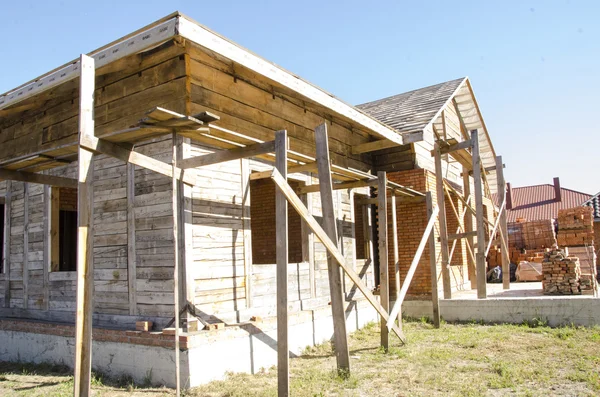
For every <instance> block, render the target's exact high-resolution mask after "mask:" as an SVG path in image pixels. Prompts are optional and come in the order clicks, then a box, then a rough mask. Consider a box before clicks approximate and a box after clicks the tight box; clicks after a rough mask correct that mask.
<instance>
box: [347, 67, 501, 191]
mask: <svg viewBox="0 0 600 397" xmlns="http://www.w3.org/2000/svg"><path fill="white" fill-rule="evenodd" d="M449 107H452V108H453V110H454V111H457V113H459V114H460V118H461V119H462V122H463V123H464V127H465V129H466V130H468V131H471V130H475V129H476V130H478V131H479V132H480V139H479V141H480V142H479V148H480V154H481V160H482V164H483V166H484V167H486V168H488V167H494V166H495V165H496V153H495V150H494V146H493V145H492V141H491V139H490V136H489V134H488V130H487V127H486V125H485V121H484V120H483V116H482V115H481V111H480V109H479V105H478V103H477V100H476V98H475V94H474V93H473V88H472V87H471V83H470V81H469V78H468V77H462V78H460V79H456V80H450V81H446V82H444V83H440V84H435V85H432V86H429V87H424V88H420V89H417V90H412V91H409V92H405V93H402V94H398V95H394V96H391V97H387V98H383V99H379V100H377V101H373V102H368V103H364V104H361V105H357V108H358V109H360V110H362V111H363V112H365V113H367V114H369V115H371V116H373V117H375V118H376V119H377V120H379V121H381V122H382V123H385V124H387V125H389V126H390V127H392V128H394V129H395V130H396V131H398V132H400V133H402V134H403V135H404V137H405V140H406V138H407V137H408V136H411V135H415V134H422V135H423V136H425V137H427V136H432V134H431V130H432V129H434V128H435V129H437V131H442V130H443V119H442V117H441V115H442V112H443V111H444V110H445V109H448V108H449ZM452 138H458V140H461V139H462V138H461V137H460V136H456V137H452ZM487 179H488V182H489V185H490V189H491V191H492V192H495V191H496V173H495V171H492V172H490V174H489V175H488V177H487Z"/></svg>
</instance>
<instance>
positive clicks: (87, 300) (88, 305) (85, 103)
mask: <svg viewBox="0 0 600 397" xmlns="http://www.w3.org/2000/svg"><path fill="white" fill-rule="evenodd" d="M80 62H81V66H80V67H81V78H80V90H79V138H80V140H81V139H82V138H83V137H93V136H94V119H93V111H94V80H95V73H94V70H95V68H94V60H93V58H90V57H88V56H86V55H81V61H80ZM93 170H94V154H93V152H91V151H89V150H87V149H85V148H83V147H81V146H79V149H78V181H79V186H78V194H77V199H78V205H77V208H78V211H79V216H78V237H77V238H78V240H77V306H76V308H77V319H76V327H75V375H74V386H73V387H74V395H75V396H76V397H87V396H89V395H90V387H91V384H90V382H91V370H92V315H93V307H94V302H93V299H94V295H93V292H94V254H93V251H94V245H93V244H94V239H93V233H92V225H93V219H94V212H93V211H94V205H93V196H94V194H93V188H94V184H93V182H94V175H93V172H94V171H93Z"/></svg>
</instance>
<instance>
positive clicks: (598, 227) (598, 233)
mask: <svg viewBox="0 0 600 397" xmlns="http://www.w3.org/2000/svg"><path fill="white" fill-rule="evenodd" d="M599 250H600V222H594V251H596V255H598V251H599ZM596 269H598V272H597V273H598V275H599V276H598V277H600V258H598V257H596Z"/></svg>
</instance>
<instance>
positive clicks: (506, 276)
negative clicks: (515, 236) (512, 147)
mask: <svg viewBox="0 0 600 397" xmlns="http://www.w3.org/2000/svg"><path fill="white" fill-rule="evenodd" d="M496 180H497V182H498V194H497V196H498V197H500V201H499V202H498V205H499V206H500V209H501V210H502V211H501V212H500V214H499V216H500V224H499V225H498V227H499V228H500V231H499V233H498V237H499V238H500V251H501V253H502V288H503V289H510V258H509V255H508V241H507V240H506V239H508V225H507V220H506V182H505V181H504V165H503V164H502V156H497V157H496ZM502 203H504V205H502Z"/></svg>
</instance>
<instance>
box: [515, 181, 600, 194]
mask: <svg viewBox="0 0 600 397" xmlns="http://www.w3.org/2000/svg"><path fill="white" fill-rule="evenodd" d="M541 186H548V187H551V188H553V187H554V185H552V184H550V183H540V184H537V185H529V186H519V187H513V188H512V191H513V192H514V191H515V190H519V189H531V188H536V187H541ZM560 190H568V191H570V192H573V193H579V194H584V195H586V196H591V194H589V193H586V192H582V191H580V190H575V189H569V188H567V187H562V186H561V187H560ZM598 194H600V193H598Z"/></svg>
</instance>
